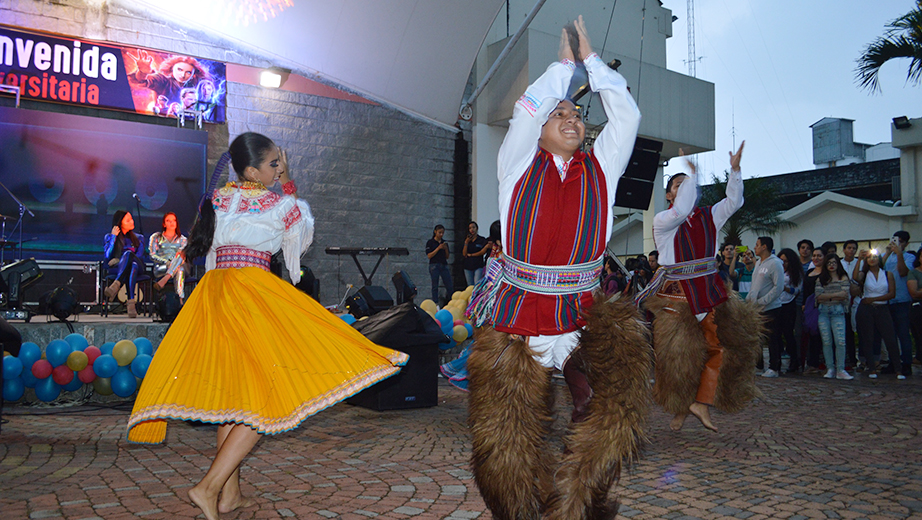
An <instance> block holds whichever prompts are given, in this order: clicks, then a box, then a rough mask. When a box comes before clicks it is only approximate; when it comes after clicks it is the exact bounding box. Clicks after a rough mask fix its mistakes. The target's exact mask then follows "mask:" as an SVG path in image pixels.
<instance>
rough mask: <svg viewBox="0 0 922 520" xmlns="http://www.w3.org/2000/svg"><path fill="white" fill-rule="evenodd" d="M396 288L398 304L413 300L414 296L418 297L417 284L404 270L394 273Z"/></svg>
mask: <svg viewBox="0 0 922 520" xmlns="http://www.w3.org/2000/svg"><path fill="white" fill-rule="evenodd" d="M393 281H394V289H396V290H397V305H400V304H401V303H407V302H412V301H413V298H416V295H417V294H418V293H417V291H416V285H414V284H413V282H411V281H410V277H409V276H407V273H406V272H404V271H397V272H396V273H394V278H393Z"/></svg>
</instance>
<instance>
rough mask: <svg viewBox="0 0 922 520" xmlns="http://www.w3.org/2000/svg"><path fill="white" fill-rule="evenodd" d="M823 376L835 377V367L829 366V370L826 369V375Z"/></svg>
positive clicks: (827, 377)
mask: <svg viewBox="0 0 922 520" xmlns="http://www.w3.org/2000/svg"><path fill="white" fill-rule="evenodd" d="M823 377H824V378H826V379H835V377H836V371H835V369H832V368H830V369H829V370H827V371H826V375H825V376H823ZM839 379H842V378H841V377H840V378H839Z"/></svg>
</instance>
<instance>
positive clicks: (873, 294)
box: [853, 249, 906, 379]
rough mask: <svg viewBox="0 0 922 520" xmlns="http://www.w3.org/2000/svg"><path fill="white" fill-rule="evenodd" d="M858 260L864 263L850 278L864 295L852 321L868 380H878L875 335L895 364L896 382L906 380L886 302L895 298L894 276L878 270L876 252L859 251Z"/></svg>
mask: <svg viewBox="0 0 922 520" xmlns="http://www.w3.org/2000/svg"><path fill="white" fill-rule="evenodd" d="M858 260H864V262H861V261H859V262H858V263H857V264H856V267H855V273H854V276H853V278H854V279H855V281H857V282H858V283H859V284H860V285H861V286H862V288H863V291H864V295H863V296H862V297H861V303H860V304H859V305H858V312H857V314H856V315H855V321H856V322H857V325H858V340H859V342H860V343H861V352H863V353H864V357H865V359H866V360H867V364H868V377H869V378H871V379H875V378H876V377H877V358H878V357H879V356H880V352H877V353H876V354H875V352H874V350H876V345H875V341H874V335H875V333H877V334H879V335H880V337H881V338H883V340H884V344H885V345H886V346H887V353H888V354H889V355H890V362H891V363H894V367H893V368H894V369H895V370H896V373H897V374H899V375H898V376H897V379H906V376H904V375H902V374H901V368H902V366H901V364H900V349H899V346H897V343H896V332H895V331H894V329H893V319H892V318H891V317H890V309H889V307H888V306H887V302H888V301H890V300H892V299H893V297H894V296H896V282H895V281H894V280H893V274H891V273H890V272H888V271H885V270H883V269H881V267H880V254H879V253H878V252H877V250H876V249H872V250H871V251H861V252H860V253H858ZM862 264H863V265H864V267H863V268H861V269H859V268H858V267H857V266H859V265H862Z"/></svg>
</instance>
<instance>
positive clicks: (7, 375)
mask: <svg viewBox="0 0 922 520" xmlns="http://www.w3.org/2000/svg"><path fill="white" fill-rule="evenodd" d="M20 374H22V360H21V359H19V358H18V357H16V356H4V358H3V379H15V378H17V377H19V375H20ZM13 400H14V401H15V399H13Z"/></svg>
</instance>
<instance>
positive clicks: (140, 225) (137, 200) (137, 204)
mask: <svg viewBox="0 0 922 520" xmlns="http://www.w3.org/2000/svg"><path fill="white" fill-rule="evenodd" d="M131 198H133V199H134V205H135V207H136V208H138V231H140V232H141V236H144V221H143V220H141V199H140V198H139V197H138V194H137V193H134V194H132V195H131Z"/></svg>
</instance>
